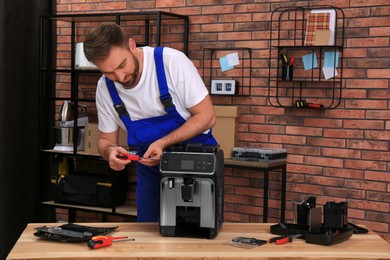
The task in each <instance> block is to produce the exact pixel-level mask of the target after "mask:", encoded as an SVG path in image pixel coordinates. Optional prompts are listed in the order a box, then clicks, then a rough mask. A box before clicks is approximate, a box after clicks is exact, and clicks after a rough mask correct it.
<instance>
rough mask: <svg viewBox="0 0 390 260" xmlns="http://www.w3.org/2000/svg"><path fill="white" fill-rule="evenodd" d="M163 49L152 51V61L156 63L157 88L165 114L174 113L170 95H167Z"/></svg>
mask: <svg viewBox="0 0 390 260" xmlns="http://www.w3.org/2000/svg"><path fill="white" fill-rule="evenodd" d="M163 49H164V47H156V48H155V49H154V61H155V63H156V71H157V80H158V88H159V90H160V100H161V103H162V104H163V106H164V109H165V111H166V112H167V113H173V112H176V108H175V105H174V104H173V102H172V97H171V94H169V90H168V84H167V78H166V76H165V69H164V62H163Z"/></svg>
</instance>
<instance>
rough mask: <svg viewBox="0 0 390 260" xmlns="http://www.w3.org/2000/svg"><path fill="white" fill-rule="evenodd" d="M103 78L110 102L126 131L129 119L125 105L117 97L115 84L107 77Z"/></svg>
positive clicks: (129, 122)
mask: <svg viewBox="0 0 390 260" xmlns="http://www.w3.org/2000/svg"><path fill="white" fill-rule="evenodd" d="M104 79H105V80H106V85H107V88H108V92H110V96H111V99H112V102H113V103H114V108H115V110H116V112H117V113H118V116H119V118H120V119H121V120H122V122H123V123H124V124H125V126H126V128H127V131H129V127H130V124H131V119H130V116H129V114H128V113H127V110H126V107H125V105H124V104H123V102H122V100H121V98H120V97H119V94H118V91H117V90H116V88H115V84H114V82H113V81H112V80H110V79H109V78H107V77H104Z"/></svg>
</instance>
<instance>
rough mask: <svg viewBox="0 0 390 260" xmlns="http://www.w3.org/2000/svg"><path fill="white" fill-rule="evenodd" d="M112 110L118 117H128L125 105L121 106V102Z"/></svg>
mask: <svg viewBox="0 0 390 260" xmlns="http://www.w3.org/2000/svg"><path fill="white" fill-rule="evenodd" d="M114 108H115V110H116V112H117V113H118V115H119V117H120V118H121V117H122V116H125V115H128V114H127V110H126V107H125V105H124V104H123V102H122V100H121V102H120V103H119V104H118V105H114Z"/></svg>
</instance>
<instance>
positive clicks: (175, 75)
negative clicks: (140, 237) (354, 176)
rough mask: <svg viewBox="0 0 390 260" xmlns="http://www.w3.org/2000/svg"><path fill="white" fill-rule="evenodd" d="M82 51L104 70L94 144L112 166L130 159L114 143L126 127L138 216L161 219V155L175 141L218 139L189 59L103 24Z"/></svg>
mask: <svg viewBox="0 0 390 260" xmlns="http://www.w3.org/2000/svg"><path fill="white" fill-rule="evenodd" d="M84 54H85V56H86V58H87V59H88V60H89V61H90V62H93V63H94V64H95V65H96V66H97V67H98V68H99V70H100V71H101V72H102V73H103V76H102V77H101V78H100V80H99V82H98V84H97V90H96V107H97V109H98V119H99V132H100V136H99V141H98V149H99V153H100V154H101V156H102V157H103V158H104V159H106V160H107V161H108V162H109V165H110V167H111V168H112V169H114V170H122V169H124V168H125V166H126V164H128V163H130V161H128V160H121V159H118V158H117V155H118V154H120V153H127V151H126V150H125V149H124V148H122V147H119V146H118V133H119V131H118V129H119V127H121V128H123V129H126V130H127V134H128V144H129V146H132V147H136V149H137V150H138V153H139V155H141V156H143V159H142V160H140V161H139V162H137V164H136V167H137V191H136V195H137V215H138V221H140V222H156V221H158V219H159V210H160V209H159V208H160V194H159V182H160V176H159V174H160V173H159V167H158V164H159V160H156V159H155V158H160V156H161V154H162V153H163V150H164V149H166V148H167V147H169V146H171V145H174V144H178V143H204V144H216V143H217V142H216V140H215V139H214V137H213V136H212V134H211V130H210V129H211V127H213V126H214V124H215V120H216V118H215V112H214V108H213V105H212V102H211V99H210V97H209V95H208V90H207V89H206V87H205V85H204V83H203V81H202V79H201V77H200V75H199V73H198V71H197V69H196V68H195V66H194V65H193V63H192V62H191V61H190V60H189V59H188V58H187V57H186V56H185V55H184V54H183V53H182V52H180V51H177V50H174V49H171V48H162V47H157V48H151V47H143V48H137V47H136V44H135V42H134V40H133V39H132V38H130V37H129V36H126V34H125V33H124V31H123V30H122V28H121V27H119V26H118V25H115V24H103V25H100V26H98V27H96V28H94V29H93V30H91V31H90V32H89V33H88V34H87V36H86V38H85V41H84Z"/></svg>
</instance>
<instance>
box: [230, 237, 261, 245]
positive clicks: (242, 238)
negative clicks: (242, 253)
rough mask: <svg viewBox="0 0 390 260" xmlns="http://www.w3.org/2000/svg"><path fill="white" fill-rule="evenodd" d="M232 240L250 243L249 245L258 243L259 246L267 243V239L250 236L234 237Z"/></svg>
mask: <svg viewBox="0 0 390 260" xmlns="http://www.w3.org/2000/svg"><path fill="white" fill-rule="evenodd" d="M232 242H236V243H243V244H249V245H257V246H261V245H264V244H267V240H262V239H257V238H249V237H236V238H233V239H232Z"/></svg>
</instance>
